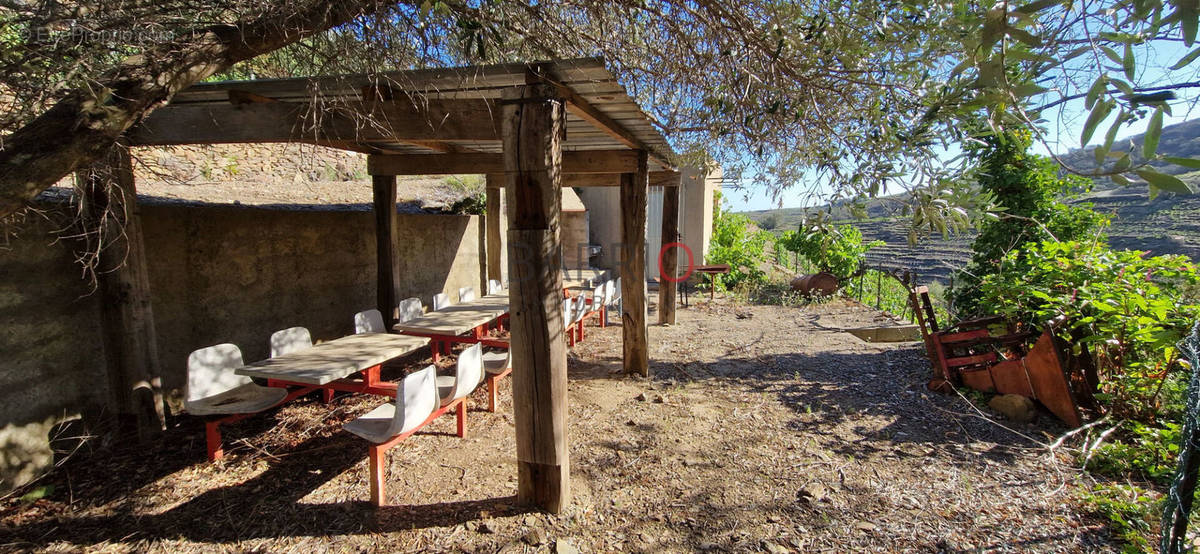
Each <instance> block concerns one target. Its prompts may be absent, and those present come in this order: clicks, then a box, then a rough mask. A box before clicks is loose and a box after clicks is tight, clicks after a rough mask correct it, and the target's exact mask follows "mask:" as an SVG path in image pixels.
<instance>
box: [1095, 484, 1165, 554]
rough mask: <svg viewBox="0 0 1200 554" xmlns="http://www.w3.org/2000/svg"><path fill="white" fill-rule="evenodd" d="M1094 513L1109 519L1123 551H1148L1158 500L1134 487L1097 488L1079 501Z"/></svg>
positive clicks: (1157, 511) (1116, 485) (1156, 515)
mask: <svg viewBox="0 0 1200 554" xmlns="http://www.w3.org/2000/svg"><path fill="white" fill-rule="evenodd" d="M1079 499H1080V500H1081V501H1082V502H1083V504H1084V506H1085V507H1086V508H1087V509H1088V510H1090V511H1091V512H1092V513H1093V514H1096V515H1098V516H1100V517H1103V518H1104V519H1106V520H1108V523H1109V525H1110V527H1111V529H1112V532H1113V535H1115V536H1116V538H1117V539H1118V540H1120V541H1121V542H1123V543H1125V548H1124V551H1125V552H1149V551H1150V541H1149V539H1148V538H1147V536H1148V535H1149V534H1150V531H1151V529H1153V528H1154V524H1155V523H1156V522H1157V520H1158V519H1159V504H1160V503H1161V500H1160V499H1158V498H1156V497H1155V496H1153V495H1152V493H1151V492H1150V491H1147V490H1144V489H1141V488H1139V487H1137V486H1134V485H1118V484H1114V485H1096V486H1094V487H1092V489H1091V490H1089V491H1086V492H1084V493H1083V494H1081V495H1080V498H1079Z"/></svg>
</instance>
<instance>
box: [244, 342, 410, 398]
mask: <svg viewBox="0 0 1200 554" xmlns="http://www.w3.org/2000/svg"><path fill="white" fill-rule="evenodd" d="M428 342H429V340H428V339H426V338H422V337H414V336H405V335H392V334H388V333H362V334H357V335H350V336H347V337H342V338H340V339H335V340H331V341H329V342H323V343H321V344H317V345H315V346H313V347H312V348H306V349H304V350H300V351H297V352H292V353H290V354H284V355H282V356H278V357H275V358H270V359H266V360H262V361H260V362H255V363H252V364H248V365H245V366H242V367H240V368H238V369H236V370H234V373H236V374H238V375H245V376H247V377H257V378H260V379H266V380H267V386H271V387H285V386H302V387H310V388H319V389H324V390H327V391H345V392H355V393H360V394H377V395H381V396H388V397H395V396H396V384H395V383H389V382H386V381H380V380H379V370H380V366H381V364H383V362H386V361H388V360H391V359H393V358H399V357H401V356H405V355H407V354H410V353H412V352H415V351H417V350H418V349H420V348H422V347H424V346H425V345H426V344H427V343H428ZM355 374H361V375H362V377H361V378H360V379H351V377H352V376H354V375H355Z"/></svg>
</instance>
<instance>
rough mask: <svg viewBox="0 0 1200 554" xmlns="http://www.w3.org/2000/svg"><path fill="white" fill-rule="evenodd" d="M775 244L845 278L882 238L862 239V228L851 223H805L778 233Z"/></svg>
mask: <svg viewBox="0 0 1200 554" xmlns="http://www.w3.org/2000/svg"><path fill="white" fill-rule="evenodd" d="M778 243H779V244H782V245H783V247H784V248H785V249H787V250H789V251H791V252H796V253H798V254H800V255H801V256H803V257H804V258H805V259H807V260H808V261H809V262H811V263H812V264H813V265H815V266H816V267H817V268H819V269H820V270H821V271H827V272H829V273H832V274H834V275H836V276H837V277H838V278H839V279H845V278H847V277H849V276H851V275H853V274H854V272H856V271H858V268H859V266H860V265H862V258H863V255H864V254H866V253H867V251H868V250H870V249H872V248H874V247H876V246H881V245H883V244H884V242H883V241H879V240H874V241H871V242H866V243H864V242H863V235H862V231H859V230H858V228H857V227H855V226H853V225H841V226H838V227H823V226H816V225H805V226H802V227H801V228H800V229H797V230H795V231H787V232H785V233H783V234H782V235H780V237H779V240H778Z"/></svg>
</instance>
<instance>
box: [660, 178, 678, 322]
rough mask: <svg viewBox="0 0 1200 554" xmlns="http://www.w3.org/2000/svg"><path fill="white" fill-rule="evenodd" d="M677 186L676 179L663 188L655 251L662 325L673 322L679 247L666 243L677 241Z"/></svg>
mask: <svg viewBox="0 0 1200 554" xmlns="http://www.w3.org/2000/svg"><path fill="white" fill-rule="evenodd" d="M679 188H680V187H679V184H678V181H676V185H675V186H673V187H664V188H663V205H662V245H663V250H662V252H660V253H657V256H658V259H659V260H661V262H662V263H661V269H662V273H661V275H659V279H658V322H659V324H664V325H674V324H675V291H676V283H675V281H674V279H675V277H676V266H677V262H678V259H679V248H678V247H671V248H667V245H669V244H671V243H675V242H679ZM656 261H657V260H656Z"/></svg>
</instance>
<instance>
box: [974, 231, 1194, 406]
mask: <svg viewBox="0 0 1200 554" xmlns="http://www.w3.org/2000/svg"><path fill="white" fill-rule="evenodd" d="M1198 283H1200V275H1198V274H1197V269H1196V266H1195V265H1194V264H1193V263H1192V262H1191V261H1190V260H1189V259H1188V258H1187V257H1186V256H1157V257H1147V256H1146V253H1145V252H1139V251H1132V250H1112V249H1110V248H1108V247H1107V246H1106V245H1103V244H1096V243H1079V242H1055V241H1047V242H1041V243H1033V244H1030V245H1027V246H1026V247H1025V248H1022V249H1021V250H1019V251H1015V252H1012V253H1010V254H1009V255H1007V256H1005V257H1004V259H1003V261H1002V263H1001V271H1000V272H998V273H994V274H991V275H988V276H986V277H984V279H983V280H982V281H981V282H980V292H981V298H980V306H981V307H982V308H983V309H984V310H986V312H987V313H995V314H1000V315H1003V316H1006V317H1007V318H1009V319H1010V320H1013V321H1016V322H1020V323H1022V324H1024V325H1027V326H1029V327H1031V328H1040V327H1042V326H1043V325H1044V323H1045V322H1046V321H1048V320H1050V319H1053V318H1055V317H1057V316H1060V315H1061V316H1066V317H1067V319H1068V325H1067V326H1066V327H1065V329H1064V333H1065V335H1064V338H1069V339H1073V341H1074V343H1075V344H1076V345H1077V348H1078V345H1087V346H1088V348H1089V350H1090V353H1091V355H1092V356H1093V361H1094V362H1095V364H1096V368H1097V369H1098V370H1099V372H1100V375H1101V394H1100V395H1099V396H1098V398H1099V399H1100V400H1101V402H1102V403H1103V404H1105V405H1106V406H1107V407H1108V409H1109V410H1110V412H1111V413H1112V414H1113V415H1114V416H1115V417H1116V418H1118V419H1120V418H1129V419H1134V420H1137V421H1142V422H1145V423H1152V422H1154V421H1155V420H1156V419H1157V417H1158V416H1159V415H1160V413H1162V412H1163V411H1164V408H1166V412H1167V415H1168V416H1169V417H1173V416H1174V415H1175V414H1176V413H1177V411H1178V410H1179V409H1180V408H1181V407H1182V400H1183V390H1184V387H1183V380H1182V379H1180V378H1178V377H1177V376H1175V375H1174V373H1176V372H1178V371H1179V370H1180V368H1181V364H1180V363H1179V356H1180V353H1179V351H1178V349H1177V347H1176V344H1177V343H1178V342H1179V341H1180V340H1181V339H1182V338H1183V337H1184V336H1185V335H1186V334H1187V333H1188V331H1189V330H1190V328H1191V325H1192V322H1194V321H1195V320H1196V318H1197V317H1198V315H1200V305H1198V304H1197V299H1196V298H1195V297H1194V296H1193V295H1194V291H1195V290H1196V286H1197V284H1198Z"/></svg>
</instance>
